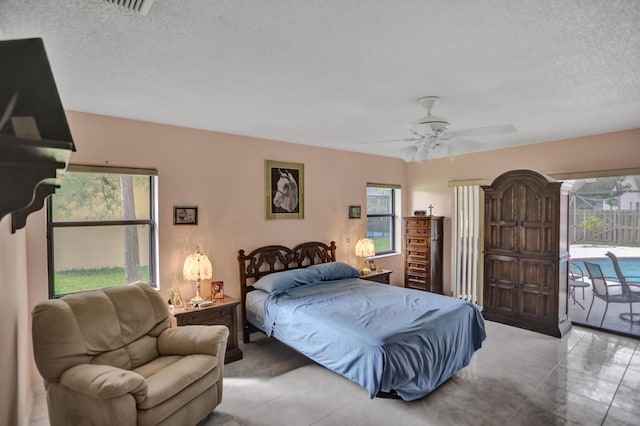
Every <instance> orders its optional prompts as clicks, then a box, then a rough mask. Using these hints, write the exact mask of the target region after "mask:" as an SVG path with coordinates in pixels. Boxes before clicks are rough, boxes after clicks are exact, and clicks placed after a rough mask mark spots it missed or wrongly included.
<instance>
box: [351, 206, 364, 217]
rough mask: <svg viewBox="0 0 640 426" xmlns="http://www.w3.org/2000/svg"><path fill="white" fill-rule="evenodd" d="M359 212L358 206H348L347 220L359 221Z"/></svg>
mask: <svg viewBox="0 0 640 426" xmlns="http://www.w3.org/2000/svg"><path fill="white" fill-rule="evenodd" d="M361 211H362V209H361V208H360V206H349V219H360V214H361Z"/></svg>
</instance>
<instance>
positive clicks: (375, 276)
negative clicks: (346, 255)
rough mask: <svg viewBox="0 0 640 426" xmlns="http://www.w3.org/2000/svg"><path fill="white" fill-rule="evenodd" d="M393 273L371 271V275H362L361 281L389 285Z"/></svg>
mask: <svg viewBox="0 0 640 426" xmlns="http://www.w3.org/2000/svg"><path fill="white" fill-rule="evenodd" d="M392 272H393V271H392V270H391V269H383V270H382V272H379V271H371V272H369V275H360V277H359V278H360V279H361V280H367V281H375V282H377V283H382V284H389V279H390V277H389V276H390V275H391V273H392Z"/></svg>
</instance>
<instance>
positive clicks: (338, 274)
mask: <svg viewBox="0 0 640 426" xmlns="http://www.w3.org/2000/svg"><path fill="white" fill-rule="evenodd" d="M307 269H308V270H312V271H318V272H319V273H320V275H321V277H322V281H333V280H343V279H346V278H358V277H359V276H360V271H358V270H357V269H356V268H354V267H353V266H351V265H347V264H346V263H342V262H330V263H320V264H318V265H311V266H309V267H308V268H307Z"/></svg>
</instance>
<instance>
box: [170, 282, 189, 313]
mask: <svg viewBox="0 0 640 426" xmlns="http://www.w3.org/2000/svg"><path fill="white" fill-rule="evenodd" d="M169 299H170V300H171V304H172V305H173V307H174V308H177V309H183V308H186V306H187V305H185V303H184V299H183V298H182V293H180V289H179V288H178V287H174V288H170V289H169Z"/></svg>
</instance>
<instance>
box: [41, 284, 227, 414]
mask: <svg viewBox="0 0 640 426" xmlns="http://www.w3.org/2000/svg"><path fill="white" fill-rule="evenodd" d="M32 318H33V321H32V336H33V351H34V357H35V361H36V365H37V367H38V371H39V372H40V374H41V375H42V377H43V378H44V380H45V387H46V389H47V404H48V409H49V421H50V424H51V425H52V426H58V425H65V426H67V425H118V426H127V425H181V426H182V425H195V424H197V423H198V422H199V421H201V420H202V419H204V418H205V417H206V416H207V415H208V414H209V413H210V412H211V411H212V410H213V409H214V408H215V407H216V406H217V405H218V404H220V402H221V401H222V378H223V370H224V355H225V350H226V346H227V337H228V335H229V330H228V329H227V327H225V326H217V325H216V326H204V325H190V326H184V327H177V328H171V327H170V320H169V311H168V309H167V304H166V302H165V301H164V300H163V298H162V297H161V296H160V295H159V294H158V291H156V290H154V289H153V288H151V286H149V285H148V284H145V283H135V284H127V285H123V286H118V287H112V288H105V289H102V290H92V291H87V292H83V293H77V294H72V295H68V296H65V297H62V298H60V299H51V300H47V301H45V302H41V303H39V304H38V305H36V307H35V308H34V310H33V313H32Z"/></svg>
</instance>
